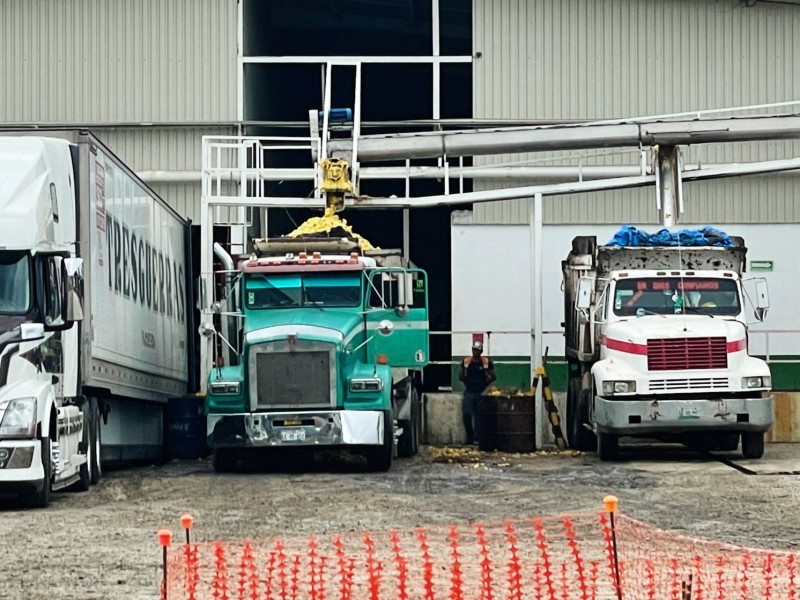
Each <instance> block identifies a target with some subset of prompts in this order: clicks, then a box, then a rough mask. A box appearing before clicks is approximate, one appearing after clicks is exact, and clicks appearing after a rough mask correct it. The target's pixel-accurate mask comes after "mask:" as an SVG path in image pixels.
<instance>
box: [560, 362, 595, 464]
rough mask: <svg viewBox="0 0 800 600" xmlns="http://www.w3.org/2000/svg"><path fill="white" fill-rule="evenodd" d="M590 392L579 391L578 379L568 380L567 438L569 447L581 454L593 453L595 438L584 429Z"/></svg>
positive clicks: (587, 419)
mask: <svg viewBox="0 0 800 600" xmlns="http://www.w3.org/2000/svg"><path fill="white" fill-rule="evenodd" d="M590 395H591V392H590V391H589V390H581V382H580V380H579V379H574V378H573V379H570V380H569V384H568V386H567V437H568V438H569V445H570V447H571V448H573V449H575V450H580V451H581V452H594V451H595V449H596V448H597V438H595V435H594V433H592V432H591V431H589V430H588V429H586V427H584V424H585V423H588V422H589V411H588V404H587V403H588V402H589V400H590Z"/></svg>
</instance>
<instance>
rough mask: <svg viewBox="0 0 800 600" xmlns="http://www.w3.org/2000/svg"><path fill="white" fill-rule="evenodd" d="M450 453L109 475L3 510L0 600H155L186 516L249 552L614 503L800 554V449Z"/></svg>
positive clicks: (202, 536)
mask: <svg viewBox="0 0 800 600" xmlns="http://www.w3.org/2000/svg"><path fill="white" fill-rule="evenodd" d="M441 453H442V451H441V450H437V449H431V448H425V449H424V450H423V452H422V453H421V454H420V455H419V456H417V457H415V458H413V459H403V460H398V461H397V462H396V463H395V465H394V467H393V468H392V470H391V471H390V472H389V473H385V474H374V473H368V472H366V471H365V469H364V468H363V466H362V465H361V463H360V462H359V461H358V460H355V459H351V460H347V459H343V458H341V457H323V458H325V460H323V461H322V462H320V463H315V464H313V465H308V464H305V465H299V466H298V468H289V469H287V468H270V467H266V468H265V467H258V466H254V465H250V466H249V467H248V466H245V471H246V472H241V473H235V474H225V475H218V474H216V473H214V471H213V470H212V468H211V466H210V464H209V462H208V461H207V460H205V461H173V462H171V463H168V464H166V465H163V466H160V467H137V468H129V469H125V470H118V471H113V472H110V473H106V474H105V476H104V479H103V480H102V481H101V483H100V484H99V485H98V486H96V487H94V488H92V489H91V490H90V491H89V492H87V493H83V494H78V493H69V492H66V493H59V494H56V495H55V496H54V500H53V503H52V505H51V507H50V508H49V509H47V510H20V509H19V508H17V507H15V505H14V504H13V503H6V504H3V505H2V506H0V539H2V540H3V543H2V549H3V552H2V556H3V560H2V561H0V598H3V599H7V600H17V599H19V600H38V599H48V600H56V599H76V600H77V599H81V600H88V599H104V600H109V599H114V600H115V599H135V600H151V599H155V598H157V597H158V593H157V590H158V581H159V577H160V571H159V568H160V550H159V548H158V545H157V542H156V531H157V530H158V529H159V528H161V527H170V528H172V529H173V530H174V531H176V530H178V529H179V524H178V516H179V515H180V514H181V513H182V512H187V511H188V512H190V513H192V514H193V515H194V517H195V525H196V526H195V535H196V538H197V539H198V540H212V539H243V538H266V537H270V536H273V535H292V534H302V535H305V534H324V533H333V532H350V531H361V530H367V529H372V530H380V529H389V528H395V527H397V528H409V527H414V526H420V525H442V524H451V523H468V522H473V521H476V520H483V521H497V520H501V519H503V518H523V517H528V516H534V515H561V514H565V513H572V512H586V511H596V510H600V509H601V508H602V498H603V496H604V495H606V494H609V493H613V494H615V495H617V496H618V497H619V499H620V508H621V510H622V511H624V512H625V513H627V514H628V515H630V516H633V517H635V518H638V519H642V520H645V521H648V522H649V523H651V524H653V525H656V526H658V527H661V528H669V529H674V530H679V531H681V532H683V533H686V534H688V535H692V536H697V537H702V538H708V539H715V540H720V541H727V542H733V543H737V544H744V545H753V546H763V547H774V548H795V547H796V546H797V544H800V502H798V499H799V498H800V477H799V476H798V475H796V474H793V472H798V473H800V445H792V444H775V445H770V446H768V447H767V454H766V456H765V458H764V459H763V460H762V461H744V460H740V459H739V458H738V455H735V454H729V455H722V456H724V457H727V458H729V459H730V460H731V461H733V463H735V465H737V466H738V467H739V469H737V468H733V466H731V464H730V463H729V464H725V463H723V462H720V461H719V460H716V459H715V457H712V456H709V455H702V454H698V453H696V452H693V451H690V450H687V449H683V448H681V447H680V446H646V447H640V448H637V449H636V451H635V452H629V453H626V454H625V455H624V458H623V460H621V461H620V462H617V463H600V462H599V461H598V460H597V458H596V457H595V455H593V454H586V455H574V456H573V455H548V456H536V455H502V454H495V453H478V452H477V450H471V451H469V454H468V455H467V456H466V457H463V456H461V457H456V459H455V462H452V463H448V462H439V461H442V460H447V459H446V458H442V457H441V456H440V455H441ZM475 460H479V461H480V462H477V463H476V462H471V461H475ZM462 461H466V462H462ZM280 464H282V465H285V464H287V461H286V460H285V459H283V458H282V459H281V460H280ZM176 535H180V534H179V533H176Z"/></svg>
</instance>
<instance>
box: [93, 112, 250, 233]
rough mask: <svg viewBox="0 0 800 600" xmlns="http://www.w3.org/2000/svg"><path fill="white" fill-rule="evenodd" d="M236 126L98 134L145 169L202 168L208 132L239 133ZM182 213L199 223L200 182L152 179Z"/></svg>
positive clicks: (120, 153)
mask: <svg viewBox="0 0 800 600" xmlns="http://www.w3.org/2000/svg"><path fill="white" fill-rule="evenodd" d="M235 134H236V131H235V129H233V128H228V129H221V128H217V127H213V128H195V127H192V128H180V129H163V128H159V129H149V128H143V129H135V130H98V131H95V135H97V137H99V138H100V139H101V140H103V142H104V143H105V144H106V145H107V146H108V147H109V148H112V149H113V150H114V152H115V154H117V156H119V157H120V158H121V159H122V160H123V161H124V162H125V163H126V164H128V165H136V167H135V168H136V170H137V172H140V173H141V172H142V171H166V170H168V171H199V170H200V152H201V139H202V136H204V135H235ZM149 185H150V187H152V188H153V189H154V190H155V191H156V192H157V193H158V194H159V195H160V196H161V197H163V198H164V199H166V200H167V201H168V202H169V203H170V206H172V207H173V208H174V209H175V210H176V211H178V212H179V213H180V214H182V215H184V216H185V217H187V218H190V219H192V221H194V222H195V223H198V224H199V219H200V215H199V209H200V182H199V181H197V182H195V183H150V184H149Z"/></svg>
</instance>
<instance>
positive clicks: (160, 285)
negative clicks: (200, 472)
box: [0, 130, 196, 507]
mask: <svg viewBox="0 0 800 600" xmlns="http://www.w3.org/2000/svg"><path fill="white" fill-rule="evenodd" d="M189 229H190V228H189V223H188V222H187V221H186V220H184V219H183V218H181V217H180V216H178V215H177V214H176V213H175V212H174V211H173V210H171V209H170V208H169V207H168V206H167V205H166V204H165V203H164V202H163V201H162V200H161V199H160V198H159V197H158V196H157V195H156V194H155V193H154V192H153V191H152V190H151V189H149V188H148V187H147V186H146V185H145V184H144V183H142V182H141V181H140V180H139V179H138V178H137V177H136V176H135V174H134V173H133V172H132V171H131V170H130V169H129V168H128V167H127V166H126V165H125V164H124V163H123V162H122V161H121V160H120V159H119V158H117V157H116V156H115V155H114V154H113V153H112V152H111V150H109V149H108V148H107V147H106V146H105V145H104V144H102V143H101V141H100V140H99V139H97V138H96V137H94V136H93V135H91V134H90V133H87V132H84V131H77V130H53V131H37V132H35V133H31V134H27V133H21V132H10V131H9V132H0V494H21V495H22V496H23V497H24V498H25V499H26V500H27V501H28V502H29V503H30V504H31V505H33V506H38V507H44V506H47V504H48V503H49V501H50V494H51V492H52V491H54V490H57V489H62V488H67V487H75V488H78V489H82V490H85V489H87V488H88V487H89V485H91V484H92V483H96V482H97V481H98V480H99V479H100V477H101V473H102V465H103V464H104V463H105V464H108V463H118V462H127V461H140V460H157V459H159V458H160V457H161V456H162V455H163V452H164V414H165V406H166V402H167V399H168V398H169V397H170V396H176V395H182V394H184V393H187V392H191V391H193V389H192V388H193V387H194V384H193V382H194V381H195V380H196V378H195V377H193V369H194V358H193V357H194V343H193V339H194V335H195V332H194V327H193V325H192V323H191V321H192V319H191V315H192V302H191V298H192V291H191V290H192V279H191V275H190V270H191V267H190V265H191V261H190V254H189V253H190V242H189V240H190V231H189Z"/></svg>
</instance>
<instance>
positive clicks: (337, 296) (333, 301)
mask: <svg viewBox="0 0 800 600" xmlns="http://www.w3.org/2000/svg"><path fill="white" fill-rule="evenodd" d="M246 304H247V308H250V309H256V310H258V309H264V308H300V307H304V306H318V307H324V308H331V307H333V308H335V307H348V306H359V305H360V304H361V274H360V273H335V274H334V273H287V274H275V275H262V274H258V275H251V276H250V277H248V279H247V291H246Z"/></svg>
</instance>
